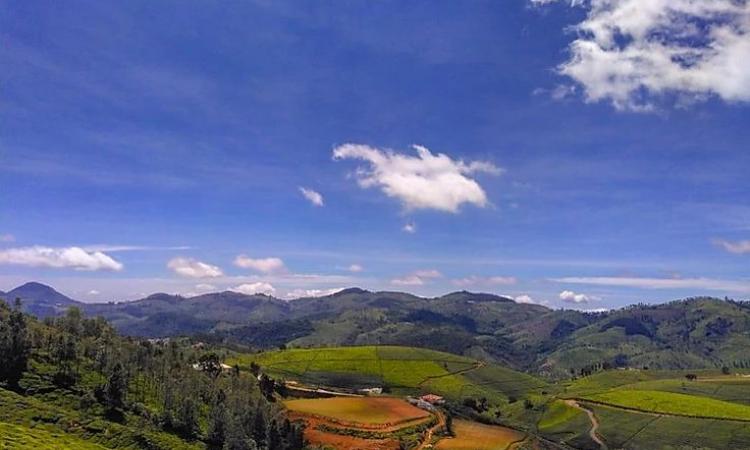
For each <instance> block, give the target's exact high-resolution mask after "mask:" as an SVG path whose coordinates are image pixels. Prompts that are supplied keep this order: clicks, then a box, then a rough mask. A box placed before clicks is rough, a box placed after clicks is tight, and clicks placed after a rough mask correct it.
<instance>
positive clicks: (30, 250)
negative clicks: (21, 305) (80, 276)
mask: <svg viewBox="0 0 750 450" xmlns="http://www.w3.org/2000/svg"><path fill="white" fill-rule="evenodd" d="M0 264H14V265H21V266H29V267H51V268H56V269H62V268H71V269H75V270H86V271H98V270H109V271H119V270H122V268H123V265H122V263H120V262H119V261H117V260H115V259H114V258H112V257H111V256H109V255H107V254H106V253H103V252H99V251H87V250H85V249H83V248H81V247H57V248H53V247H43V246H39V245H36V246H33V247H21V248H9V249H5V250H0Z"/></svg>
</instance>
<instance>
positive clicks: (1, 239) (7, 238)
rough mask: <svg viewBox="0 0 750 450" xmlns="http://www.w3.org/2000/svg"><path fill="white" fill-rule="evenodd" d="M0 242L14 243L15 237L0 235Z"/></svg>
mask: <svg viewBox="0 0 750 450" xmlns="http://www.w3.org/2000/svg"><path fill="white" fill-rule="evenodd" d="M0 242H16V237H15V236H13V235H12V234H0Z"/></svg>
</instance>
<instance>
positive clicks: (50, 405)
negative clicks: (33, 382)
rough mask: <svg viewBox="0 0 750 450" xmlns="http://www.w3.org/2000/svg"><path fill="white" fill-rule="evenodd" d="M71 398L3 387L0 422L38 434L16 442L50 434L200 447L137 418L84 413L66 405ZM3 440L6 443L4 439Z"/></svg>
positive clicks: (106, 442)
mask: <svg viewBox="0 0 750 450" xmlns="http://www.w3.org/2000/svg"><path fill="white" fill-rule="evenodd" d="M69 397H71V395H69V394H67V393H65V392H63V391H62V390H58V391H55V392H51V393H48V394H45V395H44V396H43V399H39V398H36V396H34V397H30V396H22V395H19V394H17V393H15V392H11V391H8V390H5V389H0V422H2V423H4V424H6V425H5V427H6V428H8V427H15V428H13V430H15V431H14V433H16V434H18V433H19V432H24V430H26V429H28V430H33V431H34V432H35V433H36V434H34V433H31V434H29V433H26V434H21V435H20V436H17V435H16V436H15V439H16V442H24V441H23V439H25V440H26V441H29V440H31V442H33V439H43V438H45V437H49V436H50V435H51V436H59V437H60V439H68V440H71V442H74V440H76V439H77V440H82V441H86V442H88V443H89V444H90V445H92V446H93V445H95V444H99V445H101V446H104V447H106V448H144V447H146V448H150V449H173V448H181V449H191V448H199V447H198V446H197V445H194V444H189V443H187V442H185V441H183V440H182V439H179V438H178V437H176V436H174V435H171V434H168V433H164V432H161V431H157V430H154V429H152V428H151V427H149V426H147V425H146V424H144V423H143V422H142V421H141V420H139V419H138V418H136V417H126V422H125V423H123V424H119V423H114V422H108V421H105V420H102V419H100V418H97V417H95V416H91V415H89V414H83V413H81V412H79V411H77V410H75V409H71V408H68V407H67V406H66V405H67V404H68V403H69ZM0 436H3V437H4V436H5V435H0ZM0 442H2V443H3V445H5V444H6V442H4V441H0ZM42 442H43V441H42ZM8 445H10V444H8ZM14 445H16V444H15V443H14ZM18 445H20V444H18ZM17 448H29V447H28V446H27V447H17ZM42 448H44V447H42ZM47 448H61V447H47ZM62 448H64V447H62ZM71 448H78V447H75V446H73V447H71ZM84 448H85V447H84ZM94 448H95V447H94Z"/></svg>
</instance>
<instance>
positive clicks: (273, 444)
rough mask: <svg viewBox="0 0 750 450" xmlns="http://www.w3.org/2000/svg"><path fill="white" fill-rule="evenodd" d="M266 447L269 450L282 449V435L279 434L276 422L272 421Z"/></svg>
mask: <svg viewBox="0 0 750 450" xmlns="http://www.w3.org/2000/svg"><path fill="white" fill-rule="evenodd" d="M266 446H267V447H268V448H269V449H272V448H280V447H281V435H280V434H279V427H278V425H277V424H276V420H271V424H270V425H269V426H268V435H267V436H266Z"/></svg>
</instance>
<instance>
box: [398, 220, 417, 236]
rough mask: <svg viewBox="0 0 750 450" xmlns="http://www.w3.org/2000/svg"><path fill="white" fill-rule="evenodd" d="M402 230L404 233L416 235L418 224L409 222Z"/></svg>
mask: <svg viewBox="0 0 750 450" xmlns="http://www.w3.org/2000/svg"><path fill="white" fill-rule="evenodd" d="M401 230H402V231H404V232H405V233H409V234H414V233H416V232H417V224H416V223H414V222H407V223H405V224H404V226H403V228H401Z"/></svg>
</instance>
